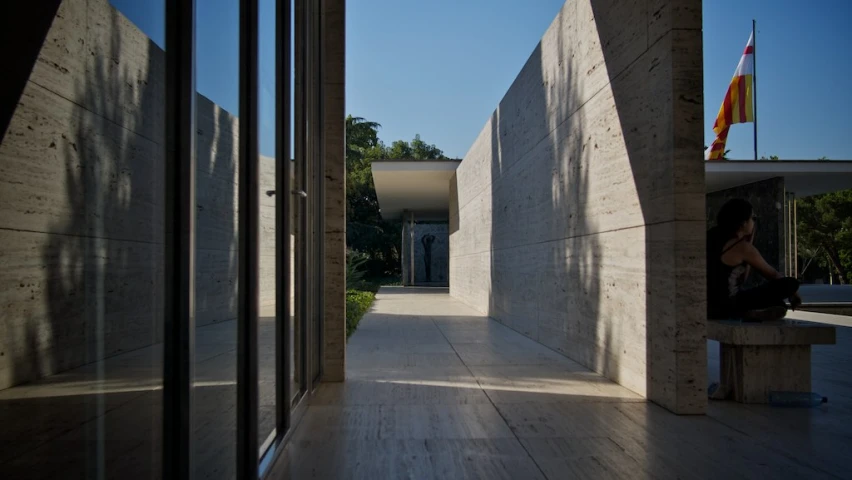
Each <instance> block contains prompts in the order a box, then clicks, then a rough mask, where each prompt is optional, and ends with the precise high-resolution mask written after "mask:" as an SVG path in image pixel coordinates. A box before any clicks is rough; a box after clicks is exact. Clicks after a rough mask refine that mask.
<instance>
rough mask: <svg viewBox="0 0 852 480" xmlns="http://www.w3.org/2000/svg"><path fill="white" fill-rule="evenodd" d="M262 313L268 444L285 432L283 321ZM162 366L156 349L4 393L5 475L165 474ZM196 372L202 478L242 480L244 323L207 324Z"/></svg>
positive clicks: (0, 455) (1, 446) (196, 467)
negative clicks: (280, 401) (279, 334)
mask: <svg viewBox="0 0 852 480" xmlns="http://www.w3.org/2000/svg"><path fill="white" fill-rule="evenodd" d="M261 314H262V315H265V316H264V317H262V318H261V321H260V325H259V327H258V347H259V348H258V363H259V366H260V368H259V372H258V386H259V393H260V396H259V397H260V398H259V412H258V429H259V431H258V443H259V444H261V445H262V444H263V442H264V441H265V440H267V437H269V435H270V434H271V433H272V431H273V429H274V428H275V370H274V368H275V363H274V361H275V343H274V342H275V324H274V317H272V316H270V315H273V311H272V309H270V308H267V309H263V310H262V312H261ZM162 362H163V348H162V344H155V345H153V346H150V347H147V348H142V349H138V350H134V351H131V352H127V353H123V354H120V355H116V356H113V357H110V358H108V359H106V360H104V361H100V362H95V363H91V364H88V365H85V366H82V367H79V368H75V369H72V370H68V371H65V372H62V373H59V374H56V375H52V376H49V377H47V378H45V379H43V380H41V381H39V382H35V383H31V384H26V385H21V386H17V387H13V388H9V389H6V390H2V391H0V425H2V428H0V479H45V480H47V479H51V480H52V479H72V478H73V479H77V478H80V479H84V478H85V479H88V478H106V479H113V478H114V479H156V478H161V477H162V474H161V473H162V472H161V461H162V453H161V452H162V421H163V420H162V411H163V410H162V406H163V392H162V385H163V382H162V375H163V363H162ZM194 372H195V376H194V378H195V388H194V391H193V409H194V416H193V432H192V442H193V478H198V479H211V480H212V479H215V480H219V479H231V478H235V477H236V428H237V425H236V399H237V396H236V395H237V390H236V385H237V330H236V321H226V322H221V323H215V324H212V325H205V326H201V327H199V328H198V330H197V334H196V344H195V364H194ZM99 473H102V474H103V477H99V476H98V474H99Z"/></svg>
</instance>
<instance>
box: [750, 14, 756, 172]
mask: <svg viewBox="0 0 852 480" xmlns="http://www.w3.org/2000/svg"><path fill="white" fill-rule="evenodd" d="M751 35H752V37H753V39H754V51H753V52H752V62H753V68H754V71H753V72H752V74H751V81H752V88H753V89H754V94H753V97H754V99H753V100H754V106H753V108H754V159H755V160H757V20H752V21H751Z"/></svg>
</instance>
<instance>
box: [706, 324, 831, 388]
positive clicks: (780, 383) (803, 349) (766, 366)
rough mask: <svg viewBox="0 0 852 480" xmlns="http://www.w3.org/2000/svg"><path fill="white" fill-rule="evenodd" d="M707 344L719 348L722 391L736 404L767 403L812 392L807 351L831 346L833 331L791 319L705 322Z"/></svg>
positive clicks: (808, 353) (809, 357)
mask: <svg viewBox="0 0 852 480" xmlns="http://www.w3.org/2000/svg"><path fill="white" fill-rule="evenodd" d="M707 338H708V339H711V340H716V341H718V342H719V344H720V352H719V354H720V355H719V356H720V363H721V365H720V369H719V372H720V374H721V382H720V388H727V389H728V393H729V394H731V395H732V396H733V398H734V400H736V401H737V402H741V403H768V401H769V392H771V391H795V392H810V391H811V345H834V344H835V343H836V330H835V327H832V326H827V325H820V324H815V323H810V322H802V321H797V320H795V319H784V320H779V321H775V322H760V323H747V322H740V321H738V320H731V321H728V320H709V321H708V322H707Z"/></svg>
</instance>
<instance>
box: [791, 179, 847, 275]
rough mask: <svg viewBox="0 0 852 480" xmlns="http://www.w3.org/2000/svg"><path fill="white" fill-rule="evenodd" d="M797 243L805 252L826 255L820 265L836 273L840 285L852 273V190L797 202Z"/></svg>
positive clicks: (802, 199)
mask: <svg viewBox="0 0 852 480" xmlns="http://www.w3.org/2000/svg"><path fill="white" fill-rule="evenodd" d="M796 217H797V222H798V232H797V234H798V240H799V244H800V245H801V247H802V249H803V251H810V252H817V251H820V252H825V258H826V261H825V262H824V263H823V262H820V263H823V264H827V266H828V267H829V268H830V269H831V270H832V271H834V272H836V273H837V275H838V277H839V280H840V283H847V282H848V281H849V272H850V271H852V190H842V191H839V192H832V193H827V194H824V195H816V196H813V197H806V198H801V199H799V200H797V202H796Z"/></svg>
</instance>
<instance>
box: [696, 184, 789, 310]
mask: <svg viewBox="0 0 852 480" xmlns="http://www.w3.org/2000/svg"><path fill="white" fill-rule="evenodd" d="M755 219H756V217H755V215H754V209H753V208H752V206H751V204H750V203H749V202H747V201H746V200H742V199H733V200H729V201H728V202H727V203H725V205H723V206H722V209H721V210H720V211H719V215H718V216H717V217H716V226H715V227H713V228H711V229H710V230H709V231H708V232H707V315H708V317H709V318H713V319H725V318H732V317H739V318H743V319H745V320H757V321H761V320H777V319H780V318H783V317H784V315H786V314H787V306H786V304H785V303H784V300H786V299H789V301H790V305H791V306H792V308H793V309H794V310H795V309H796V308H797V307H798V306H799V305H800V304H801V303H802V299H801V298H800V297H799V294H798V290H799V281H798V280H796V279H795V278H792V277H785V276H783V275H782V274H780V273H778V271H777V270H775V269H774V268H772V266H770V265H769V264H768V263H766V260H764V259H763V256H762V255H761V254H760V252H759V251H758V250H757V248H755V247H754V244H753V241H754V234H755ZM752 267H753V268H754V269H755V270H757V271H758V272H760V274H761V275H762V276H763V277H764V278H766V280H767V282H766V283H764V284H762V285H760V286H757V287H754V288H749V289H743V288H742V285H743V282H745V280H746V279H747V278H748V275H749V272H750V269H751V268H752Z"/></svg>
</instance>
